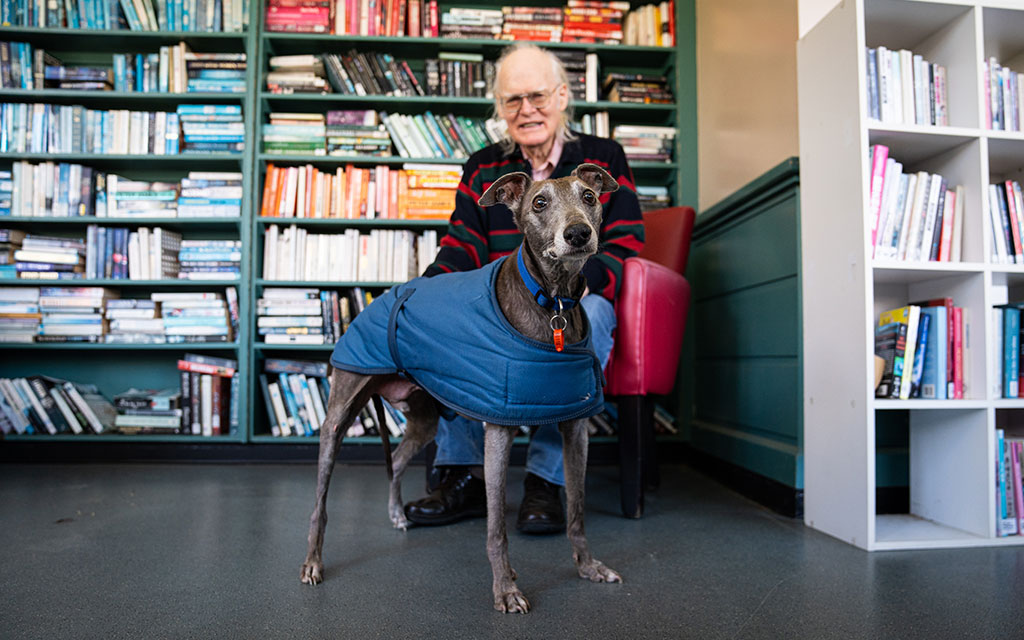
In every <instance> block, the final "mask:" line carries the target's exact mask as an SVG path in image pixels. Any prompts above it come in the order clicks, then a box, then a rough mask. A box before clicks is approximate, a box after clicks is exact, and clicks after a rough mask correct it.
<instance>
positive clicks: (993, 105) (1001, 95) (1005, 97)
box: [984, 56, 1024, 131]
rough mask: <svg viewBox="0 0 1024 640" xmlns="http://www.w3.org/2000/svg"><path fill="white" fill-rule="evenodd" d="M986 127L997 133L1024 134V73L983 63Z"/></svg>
mask: <svg viewBox="0 0 1024 640" xmlns="http://www.w3.org/2000/svg"><path fill="white" fill-rule="evenodd" d="M984 64H985V95H986V96H988V100H986V101H985V125H986V126H987V127H988V128H989V129H996V130H998V131H1024V73H1017V72H1016V71H1013V70H1012V69H1010V68H1009V67H1004V66H1002V65H1001V64H999V61H998V60H996V58H995V57H994V56H993V57H991V58H989V59H988V60H986V61H985V63H984Z"/></svg>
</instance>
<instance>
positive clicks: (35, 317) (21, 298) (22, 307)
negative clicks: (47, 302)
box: [0, 287, 42, 343]
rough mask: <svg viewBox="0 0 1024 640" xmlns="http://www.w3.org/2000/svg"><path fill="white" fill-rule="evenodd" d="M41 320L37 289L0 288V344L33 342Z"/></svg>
mask: <svg viewBox="0 0 1024 640" xmlns="http://www.w3.org/2000/svg"><path fill="white" fill-rule="evenodd" d="M41 319H42V315H41V314H40V313H39V287H0V343H3V342H35V340H36V335H37V334H38V333H39V322H40V320H41Z"/></svg>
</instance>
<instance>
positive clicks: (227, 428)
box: [178, 353, 239, 436]
mask: <svg viewBox="0 0 1024 640" xmlns="http://www.w3.org/2000/svg"><path fill="white" fill-rule="evenodd" d="M178 371H179V372H180V380H181V409H182V416H181V432H182V433H185V434H191V435H194V436H221V435H228V434H234V433H236V432H237V431H238V403H239V386H238V361H237V360H232V359H230V358H219V357H216V356H209V355H200V354H197V353H186V354H185V355H184V356H183V357H182V358H181V359H180V360H178Z"/></svg>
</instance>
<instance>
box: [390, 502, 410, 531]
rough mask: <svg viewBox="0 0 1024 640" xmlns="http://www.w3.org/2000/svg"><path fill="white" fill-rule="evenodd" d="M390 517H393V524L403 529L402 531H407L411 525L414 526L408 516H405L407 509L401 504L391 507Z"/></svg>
mask: <svg viewBox="0 0 1024 640" xmlns="http://www.w3.org/2000/svg"><path fill="white" fill-rule="evenodd" d="M388 517H389V518H390V519H391V524H392V525H394V527H395V528H396V529H401V530H402V531H405V530H406V529H408V528H409V527H410V526H412V524H411V523H410V522H409V520H408V518H406V517H405V509H404V508H403V507H402V505H401V504H398V505H395V506H393V507H389V508H388Z"/></svg>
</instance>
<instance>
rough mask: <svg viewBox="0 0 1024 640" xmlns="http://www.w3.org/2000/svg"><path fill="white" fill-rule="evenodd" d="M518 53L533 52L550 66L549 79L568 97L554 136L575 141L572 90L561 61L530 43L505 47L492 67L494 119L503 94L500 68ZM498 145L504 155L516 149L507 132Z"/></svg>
mask: <svg viewBox="0 0 1024 640" xmlns="http://www.w3.org/2000/svg"><path fill="white" fill-rule="evenodd" d="M518 51H535V52H537V53H539V54H541V55H543V56H544V57H545V58H546V59H547V61H548V64H550V65H551V67H550V73H551V77H553V78H554V79H555V80H556V81H557V82H558V83H560V84H564V85H565V90H566V94H567V96H568V102H567V104H566V107H565V110H564V111H562V114H561V116H562V117H561V120H560V122H559V123H558V130H557V131H556V132H555V135H556V136H557V137H559V138H561V139H562V141H563V142H568V141H570V140H575V139H576V134H575V133H573V131H572V129H570V128H569V123H570V122H572V117H573V102H572V90H571V89H570V88H569V74H568V73H566V71H565V67H564V66H562V61H561V60H559V59H558V56H556V55H555V54H554V53H552V52H551V51H550V50H548V49H544V48H542V47H538V46H537V45H535V44H533V43H532V42H526V41H521V42H516V43H515V44H512V45H510V46H508V47H505V49H504V50H503V51H502V52H501V56H500V57H499V58H498V61H497V62H496V63H495V65H494V85H493V87H492V88H491V92H492V93H493V94H494V115H495V117H497V118H500V117H501V102H502V94H503V93H504V92H503V91H502V87H501V66H502V65H503V64H504V63H505V61H506V60H507V59H508V57H509V56H511V55H512V54H513V53H516V52H518ZM498 144H499V145H501V151H502V153H504V154H505V155H508V154H510V153H512V151H513V150H514V149H515V148H516V141H515V140H513V139H512V137H511V136H510V135H509V134H508V131H506V132H505V135H504V137H502V139H501V140H499V141H498Z"/></svg>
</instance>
